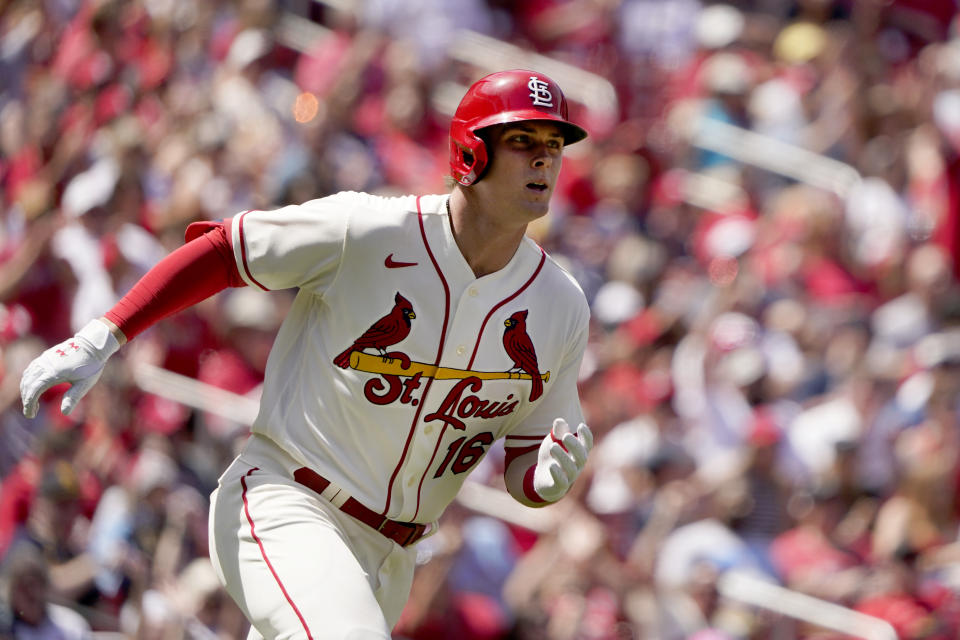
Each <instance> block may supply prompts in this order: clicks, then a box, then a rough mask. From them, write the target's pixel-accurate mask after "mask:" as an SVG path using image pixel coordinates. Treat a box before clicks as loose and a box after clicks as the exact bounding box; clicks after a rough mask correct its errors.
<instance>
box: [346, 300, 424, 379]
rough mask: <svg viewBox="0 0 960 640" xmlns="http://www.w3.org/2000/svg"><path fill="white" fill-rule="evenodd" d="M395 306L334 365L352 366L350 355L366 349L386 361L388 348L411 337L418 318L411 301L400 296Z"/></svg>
mask: <svg viewBox="0 0 960 640" xmlns="http://www.w3.org/2000/svg"><path fill="white" fill-rule="evenodd" d="M393 301H394V305H393V309H391V310H390V313H388V314H387V315H385V316H383V317H382V318H380V319H379V320H377V321H376V322H374V323H373V324H372V325H370V328H369V329H367V330H366V331H364V332H363V335H362V336H360V337H359V338H357V339H356V340H355V341H354V343H353V344H352V345H350V346H349V347H348V348H347V349H346V350H345V351H344V352H343V353H341V354H340V355H338V356H337V357H336V358H334V359H333V363H334V364H335V365H337V366H338V367H340V368H341V369H346V368H348V367H349V366H350V354H351V353H353V352H354V351H363V350H364V349H368V348H371V347H372V348H374V349H376V350H378V351H379V352H380V355H381V356H382V357H383V358H384V359H386V358H387V357H388V356H387V347H389V346H391V345H395V344H397V343H398V342H400V341H401V340H403V339H404V338H406V337H407V336H408V335H410V321H411V320H413V319H414V318H416V317H417V315H416V314H415V313H414V312H413V305H411V304H410V301H409V300H407V299H406V298H404V297H403V296H402V295H400V292H399V291H398V292H397V295H396V296H394V298H393Z"/></svg>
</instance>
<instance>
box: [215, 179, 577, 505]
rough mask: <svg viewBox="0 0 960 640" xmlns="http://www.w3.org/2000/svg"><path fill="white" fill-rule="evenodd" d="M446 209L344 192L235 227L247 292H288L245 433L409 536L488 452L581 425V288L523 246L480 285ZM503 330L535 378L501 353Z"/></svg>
mask: <svg viewBox="0 0 960 640" xmlns="http://www.w3.org/2000/svg"><path fill="white" fill-rule="evenodd" d="M447 200H448V196H446V195H433V196H422V197H416V196H405V197H396V198H387V197H378V196H373V195H369V194H361V193H352V192H350V193H340V194H336V195H333V196H330V197H326V198H323V199H319V200H313V201H310V202H307V203H305V204H302V205H297V206H288V207H284V208H282V209H278V210H275V211H248V212H244V213H242V214H239V215H238V216H236V217H235V218H234V219H233V223H232V234H233V237H232V241H233V249H234V254H235V256H236V260H237V264H238V267H239V270H240V273H241V275H242V276H243V278H244V280H246V282H247V283H248V284H249V285H251V286H254V287H259V288H261V289H265V290H276V289H285V288H292V287H298V288H299V293H298V295H297V297H296V300H295V302H294V304H293V306H292V308H291V309H290V312H289V314H288V316H287V317H286V319H285V320H284V322H283V325H282V326H281V328H280V331H279V333H278V335H277V338H276V342H275V344H274V346H273V350H272V351H271V354H270V358H269V361H268V363H267V371H266V376H265V379H266V384H265V386H264V389H263V396H262V399H261V408H260V413H259V416H258V417H257V420H256V422H255V424H254V426H253V431H254V432H255V433H258V434H262V435H264V436H266V437H268V438H270V439H271V440H272V441H274V442H275V443H276V444H277V445H279V446H280V447H281V448H283V449H284V450H285V451H286V452H287V453H289V454H290V456H292V457H293V458H294V459H296V460H297V461H299V462H301V463H302V464H303V465H304V466H307V467H310V468H312V469H314V470H315V471H317V472H318V473H320V474H321V475H323V476H324V477H326V478H327V479H329V480H331V481H333V482H334V483H337V484H339V485H340V487H342V488H343V489H345V490H346V491H348V492H349V493H350V494H352V495H353V497H354V498H356V499H357V500H359V501H360V502H362V503H364V504H365V505H367V506H368V507H369V508H371V509H373V510H375V511H379V512H381V513H382V514H383V515H385V516H387V517H389V518H392V519H395V520H402V521H408V522H424V523H426V522H431V521H434V520H436V519H437V518H438V517H439V516H440V514H441V513H442V512H443V510H444V508H445V507H446V506H447V505H448V504H449V503H450V501H451V500H452V499H453V498H454V496H455V495H456V493H457V491H458V490H459V488H460V485H461V484H462V482H463V480H464V478H465V477H466V475H467V473H468V472H469V471H470V469H472V468H473V467H474V465H476V464H477V462H479V460H480V459H481V458H482V457H483V455H484V454H485V453H486V452H487V451H488V450H489V448H490V445H491V444H492V443H493V442H494V441H495V440H497V439H499V438H502V437H506V438H507V441H506V444H507V446H524V445H535V444H537V443H539V442H540V440H541V439H542V438H543V437H544V436H545V435H546V434H547V433H548V432H549V429H550V426H551V424H552V423H553V420H554V419H555V418H565V419H566V420H567V422H568V423H569V424H572V425H576V424H579V423H580V422H581V421H583V416H582V412H581V408H580V402H579V398H578V394H577V389H576V383H577V375H578V370H579V366H580V361H581V358H582V356H583V352H584V349H585V347H586V343H587V335H588V322H589V309H588V306H587V303H586V299H585V297H584V295H583V292H582V291H581V289H580V287H579V286H578V285H577V284H576V282H575V281H574V279H573V278H572V277H571V276H570V275H569V274H568V273H567V272H566V271H564V270H563V269H562V268H561V267H559V266H558V265H557V264H556V263H555V262H554V261H553V260H552V259H551V258H550V257H549V256H548V255H546V253H545V252H544V251H543V250H542V249H541V248H540V247H539V246H538V245H537V244H536V243H535V242H533V241H532V240H530V239H529V238H525V239H524V241H523V242H522V243H521V245H520V247H519V249H518V250H517V252H516V254H515V255H514V256H513V258H512V259H511V261H510V262H509V264H508V265H507V266H506V267H505V268H503V269H501V270H500V271H497V272H496V273H492V274H489V275H486V276H484V277H481V278H477V277H476V276H475V275H474V274H473V272H472V270H471V269H470V267H469V266H468V264H467V262H466V260H465V259H464V258H463V255H462V254H461V253H460V250H459V248H458V247H457V244H456V241H455V240H454V237H453V233H452V230H451V226H450V219H449V213H448V209H447ZM523 312H526V313H523ZM511 317H513V318H519V319H520V320H521V322H520V323H519V326H513V327H512V330H515V331H517V332H518V334H519V333H523V332H525V333H526V336H528V337H529V342H526V343H525V344H526V345H527V350H528V352H529V350H530V347H532V350H533V351H534V352H535V359H534V361H535V363H536V365H537V366H536V367H534V366H532V365H529V364H528V366H526V367H522V366H520V365H519V364H518V362H517V360H516V359H515V358H513V357H511V354H509V353H508V351H507V347H506V345H505V340H504V332H505V331H507V330H508V329H510V328H511V327H510V326H508V325H510V323H509V322H508V320H509V319H510V318H511ZM513 324H514V325H517V323H513ZM514 337H519V338H523V336H514ZM528 355H529V353H528ZM526 362H528V363H529V362H530V360H529V358H528V359H527V360H526ZM535 376H538V377H539V378H540V380H541V383H542V384H540V385H539V386H540V387H541V388H542V392H534V387H535V382H534V380H533V378H534V377H535ZM538 393H539V397H536V396H537V395H538ZM531 396H534V399H533V400H531Z"/></svg>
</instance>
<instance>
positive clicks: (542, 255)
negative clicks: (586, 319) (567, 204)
mask: <svg viewBox="0 0 960 640" xmlns="http://www.w3.org/2000/svg"><path fill="white" fill-rule="evenodd" d="M431 257H432V254H431ZM546 257H547V256H546V253H545V252H544V250H543V249H542V248H541V249H540V264H538V265H537V268H536V269H534V271H533V275H531V276H530V278H529V279H528V280H527V281H526V282H524V283H523V285H521V287H520V288H519V289H517V290H516V291H514V292H513V293H512V294H511V295H509V296H507V297H506V298H504V299H503V300H501V301H500V302H498V303H497V304H495V305H493V307H492V308H491V309H490V311H489V312H488V313H487V315H486V317H485V318H484V319H483V322H482V323H481V324H480V331H479V332H477V341H476V342H475V343H474V346H473V354H472V355H471V356H470V362H469V363H468V364H467V369H470V368H472V367H473V361H474V359H475V358H476V356H477V349H478V348H479V347H480V338H481V336H483V331H484V329H485V328H486V326H487V321H488V320H490V316H492V315H493V314H494V312H496V310H497V309H499V308H500V307H502V306H503V305H505V304H507V303H508V302H510V301H511V300H513V299H514V298H516V297H517V296H519V295H520V294H521V293H523V291H524V290H525V289H526V288H527V287H529V286H530V284H531V283H532V282H533V281H534V280H536V279H537V276H538V275H539V274H540V271H541V269H543V263H544V262H545V261H546ZM421 406H423V403H421ZM414 424H416V423H414ZM447 426H449V425H448V424H447V423H444V425H443V428H441V429H440V435H438V436H437V443H436V444H435V445H434V446H433V454H432V455H431V456H430V462H428V463H427V466H426V467H424V469H423V475H421V476H420V483H419V484H418V485H417V508H416V511H414V515H413V517H414V519H416V517H417V513H419V512H420V494H421V492H422V491H423V481H424V480H425V479H426V477H427V474H428V473H429V471H430V468H431V467H432V466H433V461H434V460H435V459H436V457H437V452H438V451H439V450H440V444H441V443H442V442H443V436H444V434H445V433H446V431H447Z"/></svg>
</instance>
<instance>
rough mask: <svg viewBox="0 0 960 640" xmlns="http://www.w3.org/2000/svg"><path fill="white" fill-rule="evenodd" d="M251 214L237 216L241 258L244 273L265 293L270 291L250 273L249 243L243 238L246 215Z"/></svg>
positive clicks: (245, 213) (246, 212) (245, 212)
mask: <svg viewBox="0 0 960 640" xmlns="http://www.w3.org/2000/svg"><path fill="white" fill-rule="evenodd" d="M248 213H250V212H249V211H244V212H243V213H241V214H240V215H239V216H237V229H238V233H239V235H240V257H241V259H242V260H243V272H244V273H246V274H247V278H248V279H249V280H250V282H252V283H253V284H255V285H257V286H258V287H260V288H261V289H263V290H264V291H269V289H267V288H266V287H265V286H263V285H262V284H260V283H259V282H258V281H257V279H256V278H254V277H253V274H252V273H250V265H249V264H247V241H246V240H245V239H244V237H243V219H244V217H246V215H247V214H248Z"/></svg>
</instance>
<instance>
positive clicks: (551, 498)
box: [533, 418, 593, 502]
mask: <svg viewBox="0 0 960 640" xmlns="http://www.w3.org/2000/svg"><path fill="white" fill-rule="evenodd" d="M591 448H593V433H591V431H590V427H588V426H587V425H585V424H583V423H582V422H581V423H580V426H579V427H577V433H576V434H574V433H573V432H572V431H571V430H570V425H568V424H567V421H566V420H564V419H563V418H557V419H556V420H554V421H553V429H552V430H551V431H550V433H549V434H548V435H547V437H546V438H544V439H543V442H541V443H540V451H539V452H538V454H537V466H536V468H535V469H534V471H533V490H534V491H536V492H537V495H539V496H540V497H541V498H543V499H544V500H546V501H547V502H556V501H557V500H559V499H560V498H562V497H563V496H564V494H566V493H567V491H568V490H569V489H570V487H571V486H573V482H574V481H575V480H576V479H577V476H579V475H580V472H581V471H583V467H584V465H585V464H587V454H588V453H590V449H591Z"/></svg>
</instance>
